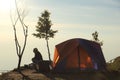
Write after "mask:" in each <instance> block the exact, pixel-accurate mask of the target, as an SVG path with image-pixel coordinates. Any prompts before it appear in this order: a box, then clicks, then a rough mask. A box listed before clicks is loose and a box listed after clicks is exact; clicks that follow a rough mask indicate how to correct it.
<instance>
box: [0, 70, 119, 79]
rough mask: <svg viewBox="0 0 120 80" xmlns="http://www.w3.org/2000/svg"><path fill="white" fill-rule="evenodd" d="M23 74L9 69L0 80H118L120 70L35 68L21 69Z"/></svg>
mask: <svg viewBox="0 0 120 80" xmlns="http://www.w3.org/2000/svg"><path fill="white" fill-rule="evenodd" d="M22 73H23V74H25V75H26V76H27V77H26V78H23V76H22V75H21V74H20V73H18V72H16V71H10V72H7V73H4V74H2V75H1V76H0V80H120V72H116V71H112V72H108V71H104V72H79V73H61V74H60V73H38V72H36V71H35V70H30V69H27V70H23V71H22Z"/></svg>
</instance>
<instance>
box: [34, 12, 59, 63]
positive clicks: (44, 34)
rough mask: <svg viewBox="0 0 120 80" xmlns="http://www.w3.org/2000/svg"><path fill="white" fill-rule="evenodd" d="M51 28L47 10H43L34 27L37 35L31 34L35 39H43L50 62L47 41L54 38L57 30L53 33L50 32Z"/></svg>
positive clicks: (52, 31)
mask: <svg viewBox="0 0 120 80" xmlns="http://www.w3.org/2000/svg"><path fill="white" fill-rule="evenodd" d="M51 26H52V23H51V20H50V13H49V12H48V11H47V10H45V11H44V12H43V13H42V14H41V17H39V19H38V22H37V26H36V32H37V33H33V35H34V36H36V37H37V38H40V39H41V38H45V40H46V44H47V50H48V57H49V60H50V61H51V57H50V49H49V44H48V40H49V38H54V35H55V33H56V32H57V30H55V31H54V30H52V29H51Z"/></svg>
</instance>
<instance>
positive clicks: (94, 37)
mask: <svg viewBox="0 0 120 80" xmlns="http://www.w3.org/2000/svg"><path fill="white" fill-rule="evenodd" d="M98 34H99V33H98V32H97V31H95V32H94V33H92V36H93V41H95V42H97V43H99V44H100V45H101V46H103V42H102V41H100V40H99V39H98Z"/></svg>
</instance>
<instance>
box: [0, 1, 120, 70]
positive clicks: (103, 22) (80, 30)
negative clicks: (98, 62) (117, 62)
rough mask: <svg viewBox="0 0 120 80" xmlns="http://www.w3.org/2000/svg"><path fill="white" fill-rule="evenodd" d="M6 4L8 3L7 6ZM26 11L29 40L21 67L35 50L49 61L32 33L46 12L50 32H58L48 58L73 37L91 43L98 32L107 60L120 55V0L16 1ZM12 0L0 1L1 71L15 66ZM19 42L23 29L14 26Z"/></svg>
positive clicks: (44, 45) (40, 40) (50, 44)
mask: <svg viewBox="0 0 120 80" xmlns="http://www.w3.org/2000/svg"><path fill="white" fill-rule="evenodd" d="M6 2H8V3H6ZM20 2H22V4H23V5H24V6H21V5H20V6H19V7H20V8H22V9H25V11H26V17H25V19H24V23H25V24H26V25H28V28H29V29H28V30H29V31H28V40H27V45H26V49H25V52H24V55H23V58H22V65H24V64H29V63H31V58H33V57H34V53H33V48H35V47H37V48H38V49H39V51H40V52H41V53H42V55H43V58H44V59H45V60H46V59H48V55H47V48H46V42H45V40H44V39H37V38H35V37H34V36H33V35H32V34H33V33H35V26H36V25H37V21H38V17H39V16H41V13H42V12H43V11H44V10H48V11H49V12H50V13H51V15H50V19H51V21H52V23H53V25H52V29H53V30H58V33H56V35H55V37H54V38H53V39H50V40H49V46H50V51H51V58H52V59H53V55H54V48H55V45H56V44H58V43H61V42H63V41H65V40H68V39H72V38H84V39H88V40H92V35H91V34H92V33H93V32H95V31H98V33H99V39H100V40H101V41H103V46H102V51H103V54H104V57H105V59H106V61H109V60H111V59H114V58H116V57H117V56H120V51H119V47H120V42H119V41H120V15H119V14H120V1H119V0H19V1H18V3H20ZM14 8H15V7H14V0H0V70H9V69H13V68H15V67H17V61H18V57H17V54H16V50H15V43H14V33H13V27H12V24H11V19H10V11H12V12H11V13H12V16H13V18H14V19H16V15H15V14H14V10H15V9H14ZM17 26H18V27H17V28H18V31H17V34H18V37H19V38H18V39H19V41H20V43H21V45H22V44H23V37H22V36H23V34H22V30H20V29H19V27H20V24H19V23H18V24H17Z"/></svg>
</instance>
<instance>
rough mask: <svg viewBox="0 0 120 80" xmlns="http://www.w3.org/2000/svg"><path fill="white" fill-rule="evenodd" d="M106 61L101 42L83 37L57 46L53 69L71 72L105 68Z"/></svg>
mask: <svg viewBox="0 0 120 80" xmlns="http://www.w3.org/2000/svg"><path fill="white" fill-rule="evenodd" d="M105 67H106V61H105V58H104V56H103V53H102V50H101V47H100V44H98V43H96V42H94V41H90V40H85V39H81V38H75V39H70V40H67V41H65V42H62V43H60V44H58V45H56V46H55V52H54V59H53V70H54V71H55V72H70V71H79V70H104V69H105Z"/></svg>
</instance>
